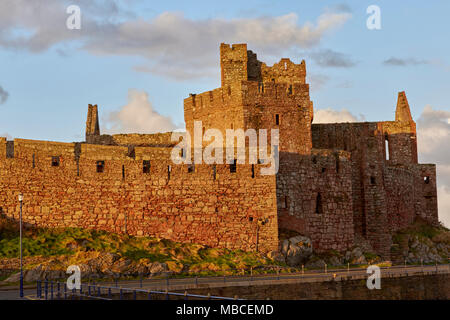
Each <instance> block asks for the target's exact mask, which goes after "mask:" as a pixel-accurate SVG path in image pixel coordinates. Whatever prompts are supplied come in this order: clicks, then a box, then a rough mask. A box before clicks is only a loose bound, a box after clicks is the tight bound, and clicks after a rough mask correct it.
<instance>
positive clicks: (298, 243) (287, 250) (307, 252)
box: [281, 236, 313, 266]
mask: <svg viewBox="0 0 450 320" xmlns="http://www.w3.org/2000/svg"><path fill="white" fill-rule="evenodd" d="M312 252H313V248H312V242H311V239H310V238H308V237H304V236H296V237H292V238H290V239H288V240H284V241H283V244H282V246H281V254H282V255H283V256H284V258H285V261H286V263H287V265H289V266H298V265H301V264H303V263H305V262H306V261H307V259H308V258H309V257H310V256H311V254H312Z"/></svg>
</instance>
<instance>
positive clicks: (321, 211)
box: [316, 193, 323, 213]
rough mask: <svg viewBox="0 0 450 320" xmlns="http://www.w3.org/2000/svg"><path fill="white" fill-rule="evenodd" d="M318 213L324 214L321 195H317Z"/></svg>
mask: <svg viewBox="0 0 450 320" xmlns="http://www.w3.org/2000/svg"><path fill="white" fill-rule="evenodd" d="M316 213H323V208H322V196H321V195H320V193H318V194H317V198H316Z"/></svg>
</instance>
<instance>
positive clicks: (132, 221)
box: [0, 44, 438, 257]
mask: <svg viewBox="0 0 450 320" xmlns="http://www.w3.org/2000/svg"><path fill="white" fill-rule="evenodd" d="M220 64H221V80H222V81H221V82H222V84H221V87H220V88H218V89H214V90H212V91H208V92H205V93H201V94H196V95H195V94H191V95H190V96H189V97H188V98H186V99H185V100H184V116H185V122H186V129H187V130H188V131H189V132H193V129H194V121H202V123H203V126H204V128H203V129H208V128H215V129H219V130H221V131H223V132H225V130H226V129H236V128H242V129H243V130H247V129H250V128H252V129H256V130H258V129H262V128H264V129H268V130H270V129H279V146H278V151H279V170H278V173H277V174H276V175H261V174H260V170H259V169H260V168H259V167H262V166H264V164H263V163H258V164H249V163H246V164H237V165H233V164H231V165H230V164H217V165H216V164H214V165H209V164H195V166H192V165H187V164H180V165H175V164H173V162H172V161H171V151H172V149H173V147H174V145H175V142H173V141H171V133H170V132H169V133H160V134H118V135H101V134H100V126H99V119H98V108H97V105H89V109H88V117H87V122H86V141H85V142H80V143H58V142H47V141H34V140H24V139H15V140H14V141H7V140H6V139H5V138H0V185H1V193H0V212H1V213H2V214H4V215H7V216H9V217H13V218H15V219H17V218H18V216H19V203H18V201H17V196H18V194H19V193H20V192H22V193H23V194H24V198H25V200H24V211H23V217H24V221H25V222H26V223H27V224H31V225H36V226H44V227H82V228H97V229H102V230H108V231H112V232H116V233H127V234H131V235H136V236H155V237H160V238H167V239H172V240H175V241H180V242H189V243H201V244H204V245H208V246H212V247H227V248H231V249H243V250H258V251H261V252H269V251H274V250H277V249H278V248H279V239H278V234H279V230H280V229H287V230H292V231H295V232H297V233H299V234H302V235H305V236H308V237H310V238H311V240H312V243H313V248H314V250H315V251H316V252H323V251H327V250H337V251H342V250H345V249H347V248H350V247H351V246H352V245H353V244H354V239H355V237H356V236H361V237H364V238H365V239H367V241H368V242H369V243H370V244H371V245H372V247H373V248H374V250H375V251H376V252H377V253H378V254H380V255H382V256H383V257H389V254H390V246H391V242H392V239H391V238H392V234H393V233H394V232H396V231H398V230H400V229H402V228H404V227H407V226H408V225H410V224H411V223H412V222H413V221H414V219H415V218H416V217H421V218H423V219H425V220H427V221H429V222H430V223H431V224H437V223H438V214H437V193H436V167H435V165H432V164H418V160H417V141H416V125H415V122H414V121H413V119H412V117H411V113H410V109H409V105H408V101H407V98H406V95H405V93H404V92H400V93H399V96H398V102H397V110H396V113H395V121H383V122H363V123H337V124H312V122H313V102H312V101H311V98H310V94H309V85H308V84H307V83H306V65H305V61H302V62H301V63H300V64H295V63H293V62H292V61H290V60H289V59H282V60H281V61H280V62H279V63H277V64H275V65H273V66H272V67H270V66H267V65H266V64H265V63H262V62H260V61H258V59H257V56H256V54H254V53H253V52H252V51H249V50H247V45H245V44H238V45H232V46H230V45H227V44H222V45H221V46H220Z"/></svg>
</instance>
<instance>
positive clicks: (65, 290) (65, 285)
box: [64, 283, 67, 300]
mask: <svg viewBox="0 0 450 320" xmlns="http://www.w3.org/2000/svg"><path fill="white" fill-rule="evenodd" d="M66 299H67V284H66V283H64V300H66Z"/></svg>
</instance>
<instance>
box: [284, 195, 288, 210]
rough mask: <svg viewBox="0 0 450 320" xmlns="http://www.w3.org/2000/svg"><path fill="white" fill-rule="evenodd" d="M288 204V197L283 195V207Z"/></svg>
mask: <svg viewBox="0 0 450 320" xmlns="http://www.w3.org/2000/svg"><path fill="white" fill-rule="evenodd" d="M288 204H289V201H288V197H287V196H284V208H285V209H287V208H288Z"/></svg>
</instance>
